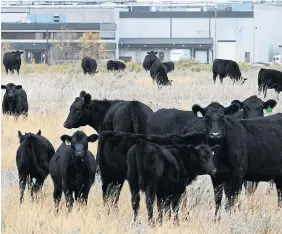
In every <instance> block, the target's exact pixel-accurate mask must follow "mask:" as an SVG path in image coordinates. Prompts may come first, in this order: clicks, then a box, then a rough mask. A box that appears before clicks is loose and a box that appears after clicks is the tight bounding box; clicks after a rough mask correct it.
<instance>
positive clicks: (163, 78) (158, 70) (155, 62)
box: [143, 51, 171, 85]
mask: <svg viewBox="0 0 282 234" xmlns="http://www.w3.org/2000/svg"><path fill="white" fill-rule="evenodd" d="M157 53H158V52H154V51H150V52H147V54H148V55H146V57H145V59H144V62H143V67H144V69H145V70H146V71H147V70H150V76H151V78H152V79H153V81H156V82H157V85H171V80H168V77H167V67H166V66H165V65H164V64H163V63H161V60H160V59H159V58H158V57H157V56H156V54H157ZM148 68H149V69H148Z"/></svg>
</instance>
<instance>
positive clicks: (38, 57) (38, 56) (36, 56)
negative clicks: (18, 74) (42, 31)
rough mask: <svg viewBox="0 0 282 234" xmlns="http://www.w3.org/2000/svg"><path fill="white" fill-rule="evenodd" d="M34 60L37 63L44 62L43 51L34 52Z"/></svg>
mask: <svg viewBox="0 0 282 234" xmlns="http://www.w3.org/2000/svg"><path fill="white" fill-rule="evenodd" d="M33 54H34V62H35V63H36V64H38V63H42V60H41V52H34V53H33Z"/></svg>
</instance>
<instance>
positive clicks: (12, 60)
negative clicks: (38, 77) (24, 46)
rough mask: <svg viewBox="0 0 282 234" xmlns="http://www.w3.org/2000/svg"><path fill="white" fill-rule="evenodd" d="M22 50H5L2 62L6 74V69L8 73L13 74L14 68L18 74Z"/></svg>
mask: <svg viewBox="0 0 282 234" xmlns="http://www.w3.org/2000/svg"><path fill="white" fill-rule="evenodd" d="M22 53H23V51H19V50H17V51H12V52H6V53H5V54H4V57H3V64H4V67H5V70H6V73H7V75H8V71H10V73H12V74H14V70H16V71H17V73H18V75H19V74H20V68H21V63H22V59H21V54H22Z"/></svg>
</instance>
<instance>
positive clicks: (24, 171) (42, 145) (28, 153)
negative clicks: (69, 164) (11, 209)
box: [16, 130, 55, 203]
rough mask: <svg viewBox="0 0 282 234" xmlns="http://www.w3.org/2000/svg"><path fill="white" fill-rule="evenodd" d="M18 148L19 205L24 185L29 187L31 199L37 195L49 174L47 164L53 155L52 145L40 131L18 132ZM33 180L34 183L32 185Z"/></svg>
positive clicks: (21, 200)
mask: <svg viewBox="0 0 282 234" xmlns="http://www.w3.org/2000/svg"><path fill="white" fill-rule="evenodd" d="M18 134H19V139H20V146H19V148H18V150H17V157H16V162H17V168H18V172H19V187H20V203H22V202H23V196H24V190H25V187H26V183H27V182H28V183H29V185H30V186H31V197H32V199H34V195H35V194H36V193H38V192H39V191H40V190H41V188H42V186H43V183H44V181H45V179H46V177H47V176H48V174H49V168H48V166H49V162H50V160H51V158H52V157H53V155H54V153H55V149H54V147H53V145H52V144H51V143H50V142H49V141H48V140H47V139H46V138H45V137H43V136H41V131H40V130H39V132H38V133H37V134H36V135H35V134H33V133H26V134H24V135H23V134H22V133H21V132H20V131H19V132H18ZM33 178H34V179H35V183H34V184H32V180H33Z"/></svg>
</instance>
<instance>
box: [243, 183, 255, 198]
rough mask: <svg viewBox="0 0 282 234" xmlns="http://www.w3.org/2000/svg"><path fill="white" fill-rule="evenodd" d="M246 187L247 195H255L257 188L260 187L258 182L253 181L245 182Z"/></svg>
mask: <svg viewBox="0 0 282 234" xmlns="http://www.w3.org/2000/svg"><path fill="white" fill-rule="evenodd" d="M243 183H244V187H245V190H246V193H247V194H248V195H252V194H254V192H255V191H256V190H257V187H258V184H259V183H258V182H252V181H246V180H244V182H243Z"/></svg>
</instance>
